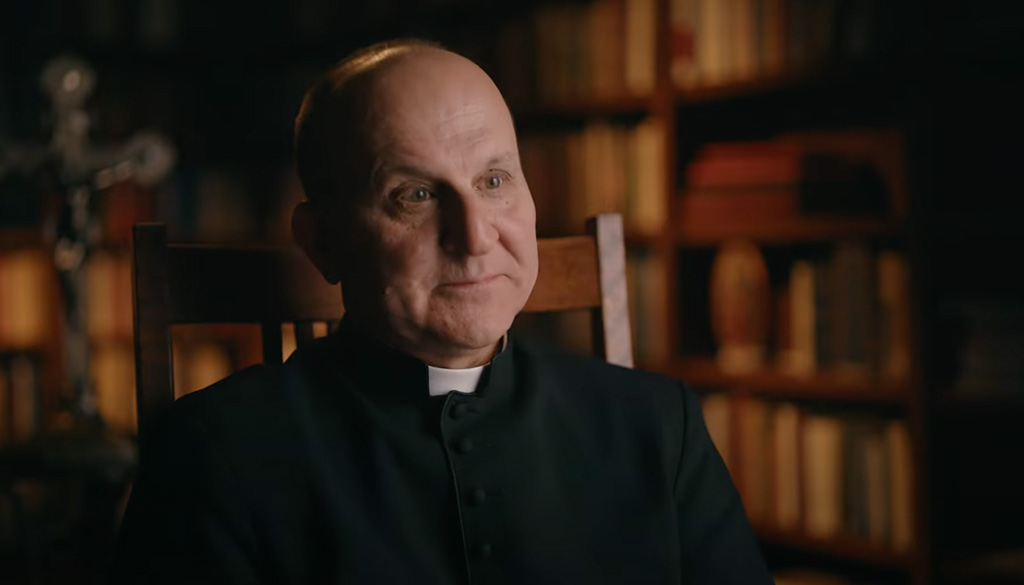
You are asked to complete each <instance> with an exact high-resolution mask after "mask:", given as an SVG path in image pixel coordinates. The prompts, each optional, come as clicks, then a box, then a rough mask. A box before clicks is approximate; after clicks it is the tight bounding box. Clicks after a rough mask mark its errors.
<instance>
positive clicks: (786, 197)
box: [677, 128, 907, 233]
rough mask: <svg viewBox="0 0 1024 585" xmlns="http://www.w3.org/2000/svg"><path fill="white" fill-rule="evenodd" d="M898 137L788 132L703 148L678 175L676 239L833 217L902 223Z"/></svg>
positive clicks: (881, 133) (902, 174)
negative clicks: (681, 185) (679, 234)
mask: <svg viewBox="0 0 1024 585" xmlns="http://www.w3.org/2000/svg"><path fill="white" fill-rule="evenodd" d="M903 153H904V148H903V137H902V135H901V134H900V133H899V132H898V131H893V130H889V129H884V128H883V129H869V130H831V131H829V130H822V131H814V132H791V133H785V134H782V135H779V136H777V137H774V138H771V139H766V140H749V141H736V142H713V143H708V144H705V145H703V146H702V147H701V148H700V149H699V150H698V151H697V152H696V153H695V156H694V157H693V159H692V160H691V161H690V163H689V164H688V165H687V166H686V167H685V169H684V170H683V173H682V174H683V178H684V188H683V191H682V193H681V196H680V198H679V205H678V209H677V213H678V217H677V223H678V225H679V229H680V230H681V231H682V232H683V233H693V232H701V231H702V230H703V231H707V230H715V229H718V228H722V227H728V228H732V229H733V230H741V229H743V228H745V227H752V226H764V225H765V224H768V223H775V224H786V223H790V224H792V223H794V222H797V221H800V220H806V219H815V218H816V219H822V218H836V217H860V218H900V217H905V215H906V212H907V209H906V177H905V171H904V167H905V165H904V160H903V158H904V154H903Z"/></svg>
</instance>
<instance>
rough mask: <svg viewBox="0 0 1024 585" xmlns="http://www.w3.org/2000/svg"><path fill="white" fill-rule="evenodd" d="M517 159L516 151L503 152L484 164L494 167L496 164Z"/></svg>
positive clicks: (507, 162)
mask: <svg viewBox="0 0 1024 585" xmlns="http://www.w3.org/2000/svg"><path fill="white" fill-rule="evenodd" d="M515 160H516V153H514V152H511V151H509V152H503V153H501V154H499V155H496V156H494V157H491V159H490V160H488V161H487V162H486V163H485V164H484V166H487V167H492V166H494V165H500V164H509V163H513V162H515Z"/></svg>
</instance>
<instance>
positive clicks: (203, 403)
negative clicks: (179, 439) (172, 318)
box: [172, 350, 310, 435]
mask: <svg viewBox="0 0 1024 585" xmlns="http://www.w3.org/2000/svg"><path fill="white" fill-rule="evenodd" d="M301 351H303V350H300V352H301ZM302 358H303V356H300V355H298V354H294V355H293V356H292V359H289V360H288V361H287V362H285V363H284V364H274V365H269V364H257V365H253V366H249V367H247V368H245V369H242V370H240V371H238V372H235V373H233V374H231V375H229V376H228V377H226V378H224V379H222V380H220V381H218V382H216V383H214V384H211V385H210V386H207V387H205V388H202V389H201V390H197V391H195V392H191V393H189V394H186V395H184V396H182V397H180V398H178V399H177V400H176V401H175V403H174V407H173V413H172V415H173V416H172V418H174V419H178V420H179V421H180V420H191V421H193V422H195V423H198V424H199V425H200V426H202V427H206V428H207V429H209V430H210V431H213V432H219V431H223V432H228V433H231V434H241V435H248V434H260V433H271V432H272V431H273V429H275V428H280V427H282V426H283V425H288V424H289V421H291V420H292V419H294V416H289V413H292V414H295V413H297V412H298V411H299V410H302V409H303V408H304V407H303V404H304V401H305V400H307V396H306V395H307V394H308V388H307V386H309V384H310V382H309V381H308V375H307V372H306V368H305V364H304V362H305V360H304V359H302Z"/></svg>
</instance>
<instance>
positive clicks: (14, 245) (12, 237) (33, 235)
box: [0, 228, 44, 250]
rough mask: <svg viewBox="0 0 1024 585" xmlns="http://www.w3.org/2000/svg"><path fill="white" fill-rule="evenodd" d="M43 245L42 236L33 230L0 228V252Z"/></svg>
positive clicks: (37, 230) (36, 230)
mask: <svg viewBox="0 0 1024 585" xmlns="http://www.w3.org/2000/svg"><path fill="white" fill-rule="evenodd" d="M43 244H44V240H43V234H42V232H40V231H39V229H35V228H12V229H8V228H0V250H14V249H19V248H36V247H40V246H42V245H43Z"/></svg>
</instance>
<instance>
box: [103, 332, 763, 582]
mask: <svg viewBox="0 0 1024 585" xmlns="http://www.w3.org/2000/svg"><path fill="white" fill-rule="evenodd" d="M169 418H170V421H169V424H168V425H167V428H168V432H167V433H161V434H160V438H159V439H158V440H155V441H153V442H152V443H151V444H149V445H147V446H146V451H144V452H143V465H142V468H141V469H140V471H139V476H138V478H137V481H136V484H135V487H134V490H133V493H132V498H131V501H130V502H129V505H128V509H127V511H126V513H125V517H124V521H123V523H122V527H121V535H120V536H121V542H120V544H119V549H118V552H117V554H116V556H115V559H114V566H113V571H112V577H113V581H114V582H117V583H123V582H129V583H165V582H171V583H207V582H209V583H219V584H233V583H275V584H276V583H282V584H283V583H374V584H377V583H380V584H391V583H396V584H399V583H401V584H411V583H416V584H421V583H422V584H433V583H439V584H440V583H473V584H477V583H480V584H504V583H516V584H545V583H559V584H566V583H580V584H585V583H629V584H639V583H658V584H673V583H707V584H712V583H713V584H730V583H737V584H739V583H742V584H745V585H746V584H770V583H771V582H772V581H771V578H770V576H769V574H768V571H767V569H766V567H765V564H764V561H763V558H762V556H761V553H760V551H759V549H758V546H757V543H756V541H755V539H754V537H753V534H752V531H751V529H750V526H749V524H748V522H747V519H746V517H745V514H744V510H743V507H742V505H741V503H740V500H739V497H738V496H737V492H736V489H735V487H734V485H733V483H732V481H731V479H730V477H729V474H728V471H727V470H726V467H725V465H724V464H723V462H722V460H721V458H720V457H719V455H718V453H717V451H716V450H715V448H714V446H713V445H712V443H711V440H710V438H709V436H708V433H707V430H706V428H705V426H704V422H703V418H702V416H701V413H700V407H699V404H698V402H697V401H696V399H695V396H694V394H693V393H692V392H691V391H690V390H689V389H687V388H686V387H685V386H683V385H681V384H680V383H678V382H676V381H674V380H672V379H669V378H667V377H664V376H660V375H656V374H652V373H647V372H641V371H635V370H628V369H624V368H619V367H615V366H610V365H607V364H604V363H602V362H599V361H596V360H592V359H589V358H585V357H580V356H576V355H572V354H569V353H566V352H563V351H561V350H558V349H555V348H552V347H548V346H545V345H541V344H536V343H531V342H527V341H524V340H518V339H513V336H512V335H510V336H509V341H508V343H507V345H506V347H505V349H504V350H503V351H502V352H501V353H500V354H498V356H497V357H495V359H494V360H493V361H492V363H491V364H490V365H489V366H488V367H487V368H486V370H485V371H484V374H483V377H482V378H481V380H480V383H479V385H478V387H477V392H476V394H460V393H458V392H452V393H450V394H448V395H447V396H438V397H431V396H429V394H428V390H427V367H426V365H425V364H424V363H423V362H422V361H420V360H417V359H415V358H412V357H409V356H407V355H404V354H401V353H398V352H396V351H394V350H392V349H390V348H387V347H384V346H382V345H380V344H378V343H375V342H373V341H371V340H370V339H368V338H367V337H366V336H364V335H361V334H360V333H359V332H358V331H356V330H355V329H354V327H353V325H352V324H351V323H349V322H348V321H347V320H345V321H343V323H342V326H341V328H340V329H339V330H338V331H337V332H336V333H333V334H332V335H330V336H328V337H327V338H324V339H321V340H318V341H317V342H316V343H314V344H313V345H312V346H311V347H309V348H307V349H304V350H300V351H297V352H296V353H295V354H293V355H292V357H291V358H290V359H289V360H288V361H287V362H286V363H285V365H284V366H281V367H264V366H257V367H253V368H249V369H247V370H244V371H242V372H239V373H237V374H235V375H233V376H231V377H229V378H227V379H226V380H224V381H222V382H219V383H218V384H215V385H214V386H212V387H210V388H207V389H205V390H202V391H200V392H197V393H193V394H190V395H188V396H186V397H184V398H182V399H180V400H178V401H177V402H176V403H175V406H174V409H173V412H172V413H171V416H170V417H169Z"/></svg>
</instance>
